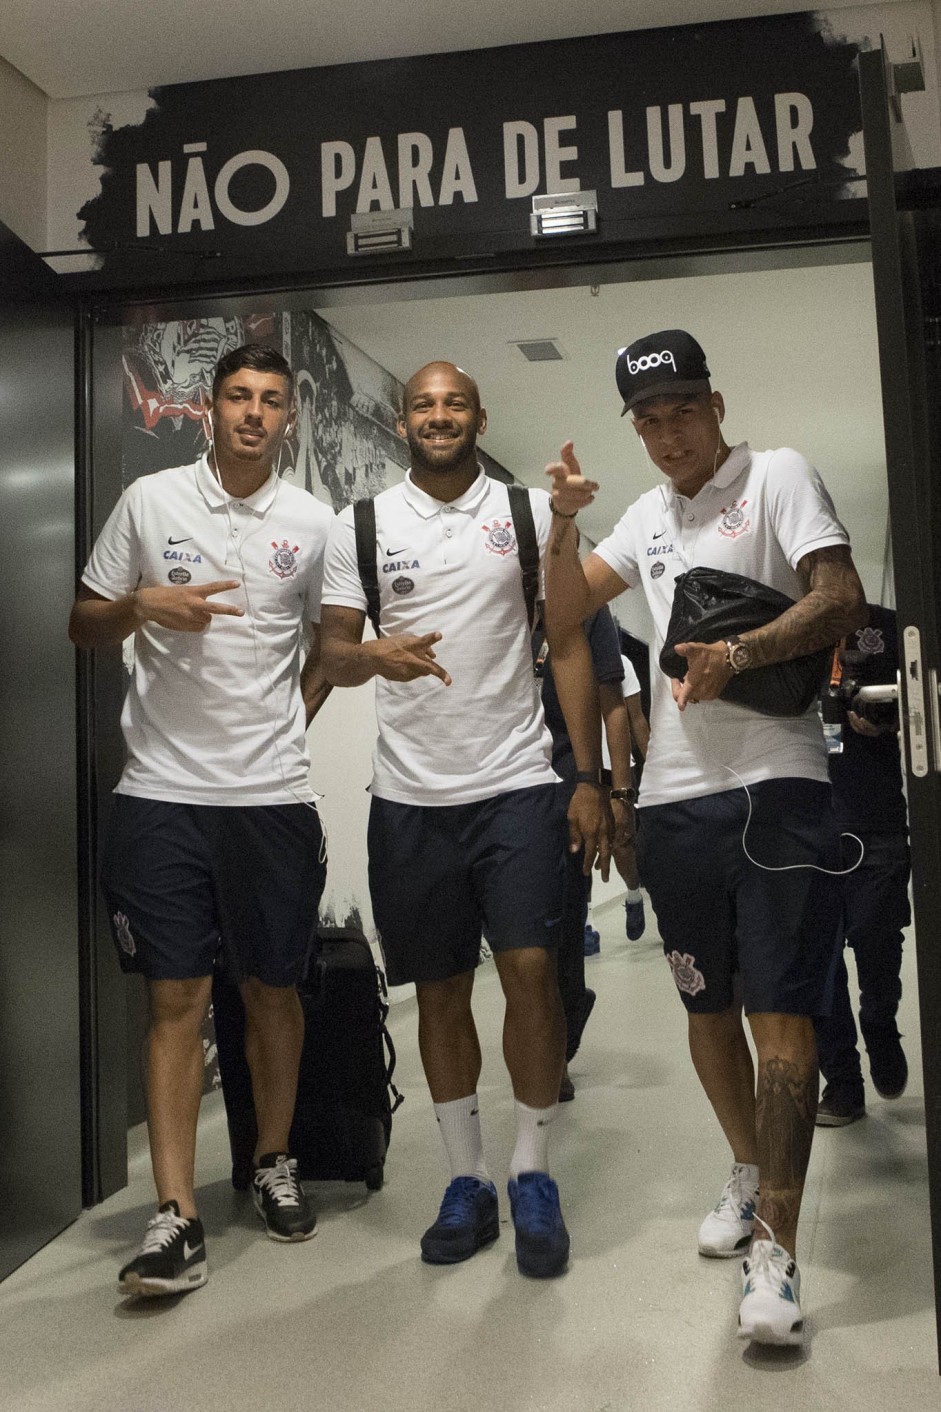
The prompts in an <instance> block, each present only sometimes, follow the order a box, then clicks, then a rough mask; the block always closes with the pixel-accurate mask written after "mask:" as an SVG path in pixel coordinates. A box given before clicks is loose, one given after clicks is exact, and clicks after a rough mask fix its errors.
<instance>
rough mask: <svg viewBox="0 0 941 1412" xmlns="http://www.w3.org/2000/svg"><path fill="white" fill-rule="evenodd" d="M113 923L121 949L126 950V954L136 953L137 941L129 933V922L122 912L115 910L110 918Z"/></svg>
mask: <svg viewBox="0 0 941 1412" xmlns="http://www.w3.org/2000/svg"><path fill="white" fill-rule="evenodd" d="M111 921H112V922H113V923H114V935H115V937H116V938H117V942H118V945H119V946H120V948H121V950H122V951H126V952H127V954H128V956H136V955H137V943H136V942H135V940H134V938H133V936H132V935H131V924H130V922H129V921H128V919H127V917H126V916H125V915H124V913H123V912H115V914H114V916H113V917H112V918H111Z"/></svg>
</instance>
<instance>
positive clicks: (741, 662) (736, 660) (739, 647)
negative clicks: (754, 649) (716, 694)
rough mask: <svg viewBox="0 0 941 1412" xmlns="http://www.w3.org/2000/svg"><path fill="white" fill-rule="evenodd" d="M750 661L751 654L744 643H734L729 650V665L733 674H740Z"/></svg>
mask: <svg viewBox="0 0 941 1412" xmlns="http://www.w3.org/2000/svg"><path fill="white" fill-rule="evenodd" d="M750 661H751V653H750V652H749V650H748V645H747V644H746V643H744V642H736V643H734V644H733V646H732V647H730V648H729V665H730V666H731V668H732V670H733V672H742V671H744V670H745V668H746V667H747V666H748V664H749V662H750Z"/></svg>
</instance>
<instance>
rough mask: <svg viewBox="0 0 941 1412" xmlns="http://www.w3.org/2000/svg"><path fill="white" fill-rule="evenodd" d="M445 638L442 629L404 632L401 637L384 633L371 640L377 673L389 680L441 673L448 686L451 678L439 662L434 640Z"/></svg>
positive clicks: (441, 677)
mask: <svg viewBox="0 0 941 1412" xmlns="http://www.w3.org/2000/svg"><path fill="white" fill-rule="evenodd" d="M440 641H441V634H440V632H426V633H422V634H421V635H420V636H418V635H416V634H415V633H400V634H399V635H398V636H397V637H380V638H377V639H376V641H375V642H373V643H370V648H371V651H372V654H373V658H374V662H375V669H376V676H379V677H385V679H386V681H415V680H416V679H417V678H418V677H437V678H438V680H439V681H442V682H444V685H445V686H450V685H451V678H450V676H449V675H448V673H447V672H446V671H445V670H444V668H443V667H441V666H439V665H438V661H437V659H436V657H435V653H434V649H433V644H434V643H436V642H440Z"/></svg>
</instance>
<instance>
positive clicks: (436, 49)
mask: <svg viewBox="0 0 941 1412" xmlns="http://www.w3.org/2000/svg"><path fill="white" fill-rule="evenodd" d="M895 2H896V0H881V3H883V4H885V3H889V4H891V3H895ZM898 2H899V3H901V0H898ZM857 3H858V0H857ZM853 4H854V0H826V4H825V5H823V6H821V7H820V8H824V9H828V10H835V9H843V8H847V7H848V6H852V5H853ZM802 8H808V9H810V8H814V7H813V6H812V5H811V4H809V3H808V4H807V5H806V6H804V5H802V4H801V3H800V0H757V3H756V0H704V3H701V4H699V5H696V6H695V7H694V6H692V5H690V4H689V0H582V3H581V4H579V5H578V6H570V5H562V4H559V3H557V0H556V3H552V0H549V3H547V0H515V3H514V4H512V5H508V4H507V3H506V0H474V3H473V4H462V5H456V4H452V5H447V4H442V3H441V0H343V3H342V4H340V3H337V0H331V3H324V0H262V3H258V0H225V3H213V0H209V3H203V4H198V5H187V4H185V3H181V0H146V3H144V2H143V0H3V5H2V6H0V55H2V57H3V58H4V59H6V60H7V62H8V63H11V64H12V65H13V66H14V68H17V69H19V70H20V72H21V73H23V74H25V75H26V77H27V78H28V79H30V80H31V81H32V82H33V83H35V84H36V85H37V87H39V88H41V89H42V90H43V91H44V92H45V93H47V94H48V95H49V96H50V97H51V98H72V97H79V96H81V95H84V94H93V93H120V92H126V91H136V90H144V89H148V88H153V87H156V86H158V85H160V84H167V83H191V82H195V81H198V80H205V79H212V78H228V77H232V76H234V75H236V74H259V73H275V72H277V71H278V70H281V69H303V68H312V67H316V66H318V65H322V64H344V63H352V62H354V61H357V60H362V59H389V58H401V57H403V56H405V55H410V54H437V53H444V52H447V51H453V50H460V49H480V48H490V47H492V46H494V45H499V44H522V43H526V42H528V41H530V40H537V39H564V38H569V37H572V36H575V35H583V34H605V33H608V32H613V31H615V30H630V29H649V28H654V27H657V26H661V25H680V24H689V23H690V22H691V21H697V22H701V21H705V20H729V19H742V18H746V17H749V16H754V15H771V14H788V13H789V12H791V11H793V10H799V9H802ZM691 12H692V13H691Z"/></svg>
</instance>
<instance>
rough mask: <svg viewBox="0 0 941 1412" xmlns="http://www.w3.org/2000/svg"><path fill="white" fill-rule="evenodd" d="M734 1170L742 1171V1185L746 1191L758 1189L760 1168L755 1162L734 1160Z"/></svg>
mask: <svg viewBox="0 0 941 1412" xmlns="http://www.w3.org/2000/svg"><path fill="white" fill-rule="evenodd" d="M732 1171H733V1172H741V1174H742V1186H743V1187H744V1188H745V1189H746V1191H757V1190H758V1168H757V1167H756V1166H755V1164H754V1163H753V1162H733V1163H732Z"/></svg>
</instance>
